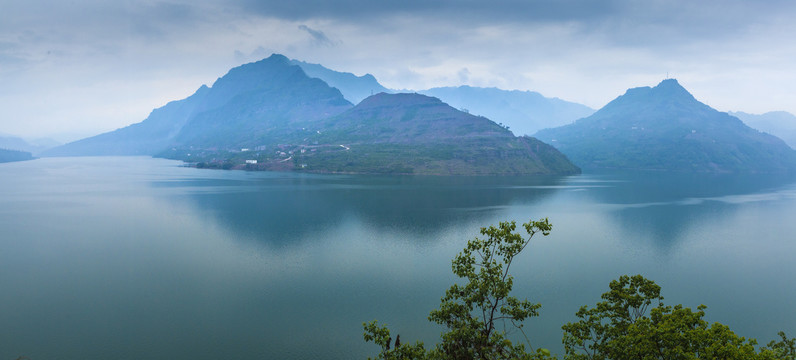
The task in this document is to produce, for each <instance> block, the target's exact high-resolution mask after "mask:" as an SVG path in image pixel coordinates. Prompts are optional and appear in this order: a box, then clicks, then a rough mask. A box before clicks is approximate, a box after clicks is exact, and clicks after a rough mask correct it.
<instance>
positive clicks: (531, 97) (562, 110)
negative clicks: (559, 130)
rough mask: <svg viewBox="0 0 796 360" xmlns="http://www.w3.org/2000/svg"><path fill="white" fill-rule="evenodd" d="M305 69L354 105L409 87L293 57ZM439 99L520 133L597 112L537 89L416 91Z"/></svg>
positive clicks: (467, 87) (466, 88)
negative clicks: (398, 87) (393, 86)
mask: <svg viewBox="0 0 796 360" xmlns="http://www.w3.org/2000/svg"><path fill="white" fill-rule="evenodd" d="M291 62H292V63H293V64H295V65H298V66H301V68H302V69H303V70H304V72H305V73H306V74H307V75H309V76H311V77H316V78H319V79H321V80H323V81H325V82H326V83H328V84H329V85H331V86H333V87H335V88H337V89H339V90H340V92H342V93H343V96H344V97H345V98H346V99H348V100H349V101H351V102H352V103H354V104H357V103H359V102H360V101H362V99H364V98H366V97H368V96H370V95H373V94H375V93H379V92H386V93H401V92H407V90H394V89H387V88H386V87H384V86H383V85H381V84H380V83H379V82H378V81H377V80H376V78H374V77H373V75H370V74H365V75H363V76H356V75H354V74H351V73H346V72H338V71H334V70H331V69H328V68H326V67H324V66H322V65H319V64H309V63H306V62H302V61H297V60H292V61H291ZM415 92H417V93H419V94H424V95H429V96H433V97H436V98H439V99H440V100H442V101H443V102H445V103H447V104H449V105H451V106H453V107H455V108H457V109H460V110H462V111H465V112H469V113H471V114H474V115H481V116H485V117H487V118H489V119H491V120H493V121H495V122H498V123H500V124H502V125H505V126H507V127H509V129H510V130H511V131H512V132H514V134H516V135H519V136H521V135H531V134H533V133H535V132H537V131H539V130H541V129H544V128H550V127H556V126H561V125H566V124H569V123H572V122H573V121H575V120H577V119H580V118H582V117H585V116H589V115H591V114H593V113H594V109H592V108H590V107H588V106H585V105H581V104H578V103H573V102H569V101H565V100H561V99H558V98H548V97H545V96H543V95H542V94H540V93H538V92H534V91H518V90H502V89H498V88H494V87H492V88H483V87H472V86H457V87H436V88H431V89H426V90H417V91H415Z"/></svg>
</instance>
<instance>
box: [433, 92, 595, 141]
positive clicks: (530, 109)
mask: <svg viewBox="0 0 796 360" xmlns="http://www.w3.org/2000/svg"><path fill="white" fill-rule="evenodd" d="M418 93H421V94H426V95H429V96H434V97H437V98H439V99H440V100H442V101H444V102H446V103H448V104H450V105H451V106H453V107H456V108H458V109H466V110H467V111H468V112H469V113H471V114H474V115H483V116H486V117H488V118H489V119H491V120H493V121H495V122H498V123H502V124H503V125H506V126H508V127H509V129H510V130H511V131H512V132H514V133H515V134H517V135H531V134H534V133H536V132H537V131H539V130H541V129H545V128H551V127H556V126H561V125H566V124H570V123H572V122H574V121H575V120H577V119H580V118H582V117H586V116H589V115H591V114H593V113H594V109H592V108H589V107H588V106H585V105H581V104H578V103H573V102H569V101H564V100H561V99H559V98H548V97H544V96H542V94H539V93H538V92H534V91H518V90H511V91H508V90H501V89H498V88H480V87H470V86H459V87H438V88H432V89H428V90H420V91H418Z"/></svg>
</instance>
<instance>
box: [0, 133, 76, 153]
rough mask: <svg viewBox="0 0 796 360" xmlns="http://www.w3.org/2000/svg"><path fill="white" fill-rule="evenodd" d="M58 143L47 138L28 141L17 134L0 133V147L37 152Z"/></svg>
mask: <svg viewBox="0 0 796 360" xmlns="http://www.w3.org/2000/svg"><path fill="white" fill-rule="evenodd" d="M58 145H61V144H60V143H58V142H57V141H55V140H53V139H48V138H42V139H35V140H30V141H28V140H25V139H22V138H21V137H18V136H13V135H3V134H0V149H7V150H18V151H24V152H29V153H33V154H37V153H39V152H42V151H44V150H47V149H50V148H53V147H55V146H58Z"/></svg>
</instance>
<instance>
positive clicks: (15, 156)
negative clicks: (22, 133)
mask: <svg viewBox="0 0 796 360" xmlns="http://www.w3.org/2000/svg"><path fill="white" fill-rule="evenodd" d="M33 159H34V158H33V155H31V154H30V153H29V152H27V151H17V150H6V149H0V163H6V162H12V161H25V160H33Z"/></svg>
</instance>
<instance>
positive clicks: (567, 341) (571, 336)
mask: <svg viewBox="0 0 796 360" xmlns="http://www.w3.org/2000/svg"><path fill="white" fill-rule="evenodd" d="M523 227H524V228H525V232H526V235H525V236H523V235H521V234H519V233H517V232H515V230H516V224H515V222H513V221H511V222H501V223H500V224H499V225H498V226H497V227H495V226H490V227H488V228H481V235H483V236H484V238H478V237H476V238H475V239H473V240H470V241H469V242H468V243H467V246H466V247H465V248H464V250H462V252H460V253H459V254H458V255H457V256H456V257H455V258H454V259H453V261H452V270H453V273H454V274H455V275H456V276H458V277H459V278H461V279H463V280H465V281H464V283H463V284H453V285H452V286H451V287H450V288H449V289H448V290H447V291H446V292H445V296H443V297H442V300H441V303H440V306H439V308H438V309H435V310H433V311H431V314H430V315H429V317H428V319H429V321H432V322H435V323H437V324H441V325H443V326H445V327H446V328H447V330H446V331H445V332H443V333H442V335H441V341H440V342H439V343H438V344H437V345H436V346H435V347H434V348H432V349H426V348H425V347H424V345H423V343H421V342H415V343H413V344H408V343H400V342H399V341H398V339H399V337H400V336H399V335H397V336H396V339H395V340H393V338H392V337H391V334H390V331H389V329H388V328H387V327H386V326H383V325H381V326H380V325H379V323H378V322H377V321H375V320H374V321H371V322H369V323H364V324H363V326H364V329H365V333H364V338H365V341H368V342H373V343H374V344H376V345H378V346H379V347H380V348H381V351H380V352H379V354H378V355H377V356H376V359H554V357H551V355H550V352H549V351H548V350H546V349H543V348H538V349H536V350H535V351H534V349H532V348H530V343H529V341H528V339H527V337H525V340H526V344H527V345H528V348H527V349H526V346H525V345H526V344H515V343H513V342H512V341H511V340H510V339H509V337H510V336H508V335H509V333H510V332H511V331H513V330H516V331H519V332H520V333H522V334H523V335H525V334H524V332H523V331H522V329H523V324H524V323H523V322H524V321H525V320H526V319H528V318H530V317H534V316H538V315H539V313H538V310H539V308H540V307H541V305H540V304H537V303H531V302H530V301H528V300H525V299H524V300H520V299H517V298H516V297H513V296H511V290H512V288H513V285H514V277H513V276H512V275H510V273H509V269H510V267H511V264H512V263H513V262H514V260H515V258H516V256H517V255H518V254H519V253H520V252H522V250H523V249H525V248H526V247H527V246H528V244H529V243H530V240H531V238H532V237H533V236H534V235H535V234H537V233H540V232H541V233H542V235H548V234H549V233H550V230H551V229H552V226H551V225H550V223H549V222H548V220H547V219H542V220H539V221H529V222H528V223H525V224H523ZM602 300H603V301H600V302H598V303H597V304H596V305H595V306H594V307H588V306H582V307H581V308H580V309H579V310H578V311H577V312H576V313H575V315H576V316H577V317H578V319H579V320H578V321H577V322H570V323H567V324H566V325H564V326H562V329H563V330H564V336H563V340H562V341H563V344H564V349H565V356H564V359H568V360H631V359H634V360H635V359H643V360H652V359H666V360H669V359H671V360H681V359H682V360H691V359H727V360H730V359H752V360H796V339H793V338H788V337H787V335H785V333H784V332H780V333H779V336H780V338H781V340H779V341H772V342H770V343H768V346H766V347H762V348H760V349H759V350H758V349H757V347H756V345H757V341H756V340H755V339H751V338H748V339H747V338H745V337H742V336H738V335H737V334H735V333H734V332H733V331H732V330H730V328H729V327H728V326H726V325H723V324H720V323H713V324H709V323H708V322H707V321H705V320H704V317H705V309H706V308H707V307H706V306H705V305H699V306H698V307H697V308H696V311H694V310H692V309H691V308H688V307H684V306H683V305H675V306H667V305H664V303H663V296H661V287H660V286H658V285H657V284H655V282H654V281H652V280H649V279H646V278H644V277H643V276H641V275H635V276H627V275H624V276H621V277H620V278H619V279H617V280H613V281H611V283H610V284H609V291H608V292H606V293H604V294H602ZM393 341H395V343H394V345H393ZM391 346H392V348H391Z"/></svg>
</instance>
